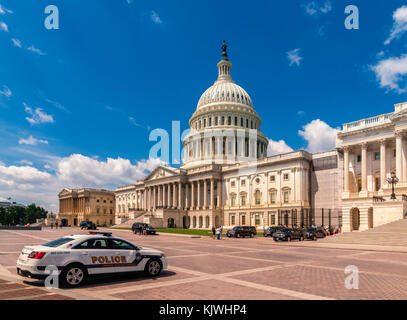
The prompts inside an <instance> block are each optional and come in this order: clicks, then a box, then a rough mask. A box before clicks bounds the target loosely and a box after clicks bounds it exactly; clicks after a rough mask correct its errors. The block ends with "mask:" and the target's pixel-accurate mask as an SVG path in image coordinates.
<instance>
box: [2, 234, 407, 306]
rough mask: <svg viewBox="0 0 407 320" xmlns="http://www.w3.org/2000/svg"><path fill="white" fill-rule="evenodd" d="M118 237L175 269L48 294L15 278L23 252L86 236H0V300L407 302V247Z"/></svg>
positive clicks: (36, 283) (32, 282)
mask: <svg viewBox="0 0 407 320" xmlns="http://www.w3.org/2000/svg"><path fill="white" fill-rule="evenodd" d="M113 232H114V235H115V236H118V237H123V238H125V239H127V240H130V241H132V242H133V243H135V244H137V245H141V246H146V247H152V248H156V249H160V250H162V251H164V252H165V254H166V255H167V257H168V263H169V269H168V270H167V271H164V272H163V273H162V274H161V276H160V277H158V278H153V279H152V278H147V277H145V276H144V275H143V274H137V275H131V276H115V277H114V278H112V279H110V278H109V279H97V280H93V281H91V282H90V283H88V284H86V285H85V286H83V287H81V288H78V289H57V290H55V289H54V290H49V289H46V288H45V287H44V286H43V284H42V282H41V281H35V280H28V281H24V279H22V278H20V277H19V276H17V275H16V271H15V264H16V260H17V257H18V255H19V253H20V251H21V249H22V247H23V246H25V245H35V244H41V243H43V242H45V241H48V240H51V239H55V238H58V237H61V236H64V235H69V234H72V233H85V231H80V230H79V229H71V228H66V229H63V230H55V229H54V230H51V229H48V228H46V229H44V230H42V231H11V230H7V231H6V230H0V299H50V300H51V299H92V300H93V299H140V300H141V299H142V300H150V299H152V300H157V299H166V300H168V299H169V300H172V299H186V300H206V299H261V300H263V299H276V300H280V299H407V272H406V270H407V250H405V248H404V247H396V246H388V247H384V246H377V245H371V246H369V245H360V246H358V245H354V244H336V243H335V242H334V241H317V242H313V241H304V242H292V243H280V242H279V243H275V242H274V241H273V240H272V239H271V238H263V237H256V238H254V239H250V238H246V239H227V238H225V239H222V240H221V241H218V240H213V239H211V238H208V237H202V238H194V237H191V236H182V235H166V234H160V235H157V236H139V235H134V234H132V233H131V232H130V231H126V230H114V231H113ZM349 265H355V266H357V267H358V269H359V289H358V290H348V289H346V288H345V285H344V283H345V277H346V276H347V275H346V274H345V272H344V270H345V267H347V266H349Z"/></svg>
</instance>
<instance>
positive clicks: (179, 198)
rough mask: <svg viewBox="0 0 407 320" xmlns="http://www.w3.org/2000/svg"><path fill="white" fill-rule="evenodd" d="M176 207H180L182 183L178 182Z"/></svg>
mask: <svg viewBox="0 0 407 320" xmlns="http://www.w3.org/2000/svg"><path fill="white" fill-rule="evenodd" d="M178 209H182V184H181V182H178Z"/></svg>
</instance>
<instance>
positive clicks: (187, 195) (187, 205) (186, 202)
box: [185, 183, 189, 209]
mask: <svg viewBox="0 0 407 320" xmlns="http://www.w3.org/2000/svg"><path fill="white" fill-rule="evenodd" d="M188 193H189V187H188V183H186V184H185V209H189V194H188Z"/></svg>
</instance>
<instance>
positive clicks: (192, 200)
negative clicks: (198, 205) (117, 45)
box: [191, 181, 195, 210]
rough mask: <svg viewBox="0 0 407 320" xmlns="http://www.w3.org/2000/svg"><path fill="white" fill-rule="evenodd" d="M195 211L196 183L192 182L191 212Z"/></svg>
mask: <svg viewBox="0 0 407 320" xmlns="http://www.w3.org/2000/svg"><path fill="white" fill-rule="evenodd" d="M194 209H195V183H194V181H191V210H194Z"/></svg>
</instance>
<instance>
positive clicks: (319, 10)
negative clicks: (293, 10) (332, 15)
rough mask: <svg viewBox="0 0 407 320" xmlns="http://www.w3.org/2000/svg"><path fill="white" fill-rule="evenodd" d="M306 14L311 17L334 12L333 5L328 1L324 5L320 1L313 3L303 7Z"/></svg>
mask: <svg viewBox="0 0 407 320" xmlns="http://www.w3.org/2000/svg"><path fill="white" fill-rule="evenodd" d="M303 7H304V10H305V12H306V13H307V14H308V15H310V16H314V15H318V14H326V13H328V12H329V11H331V10H332V3H331V1H330V0H326V1H325V2H324V3H323V4H320V2H319V1H311V2H309V3H307V4H305V5H303Z"/></svg>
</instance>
